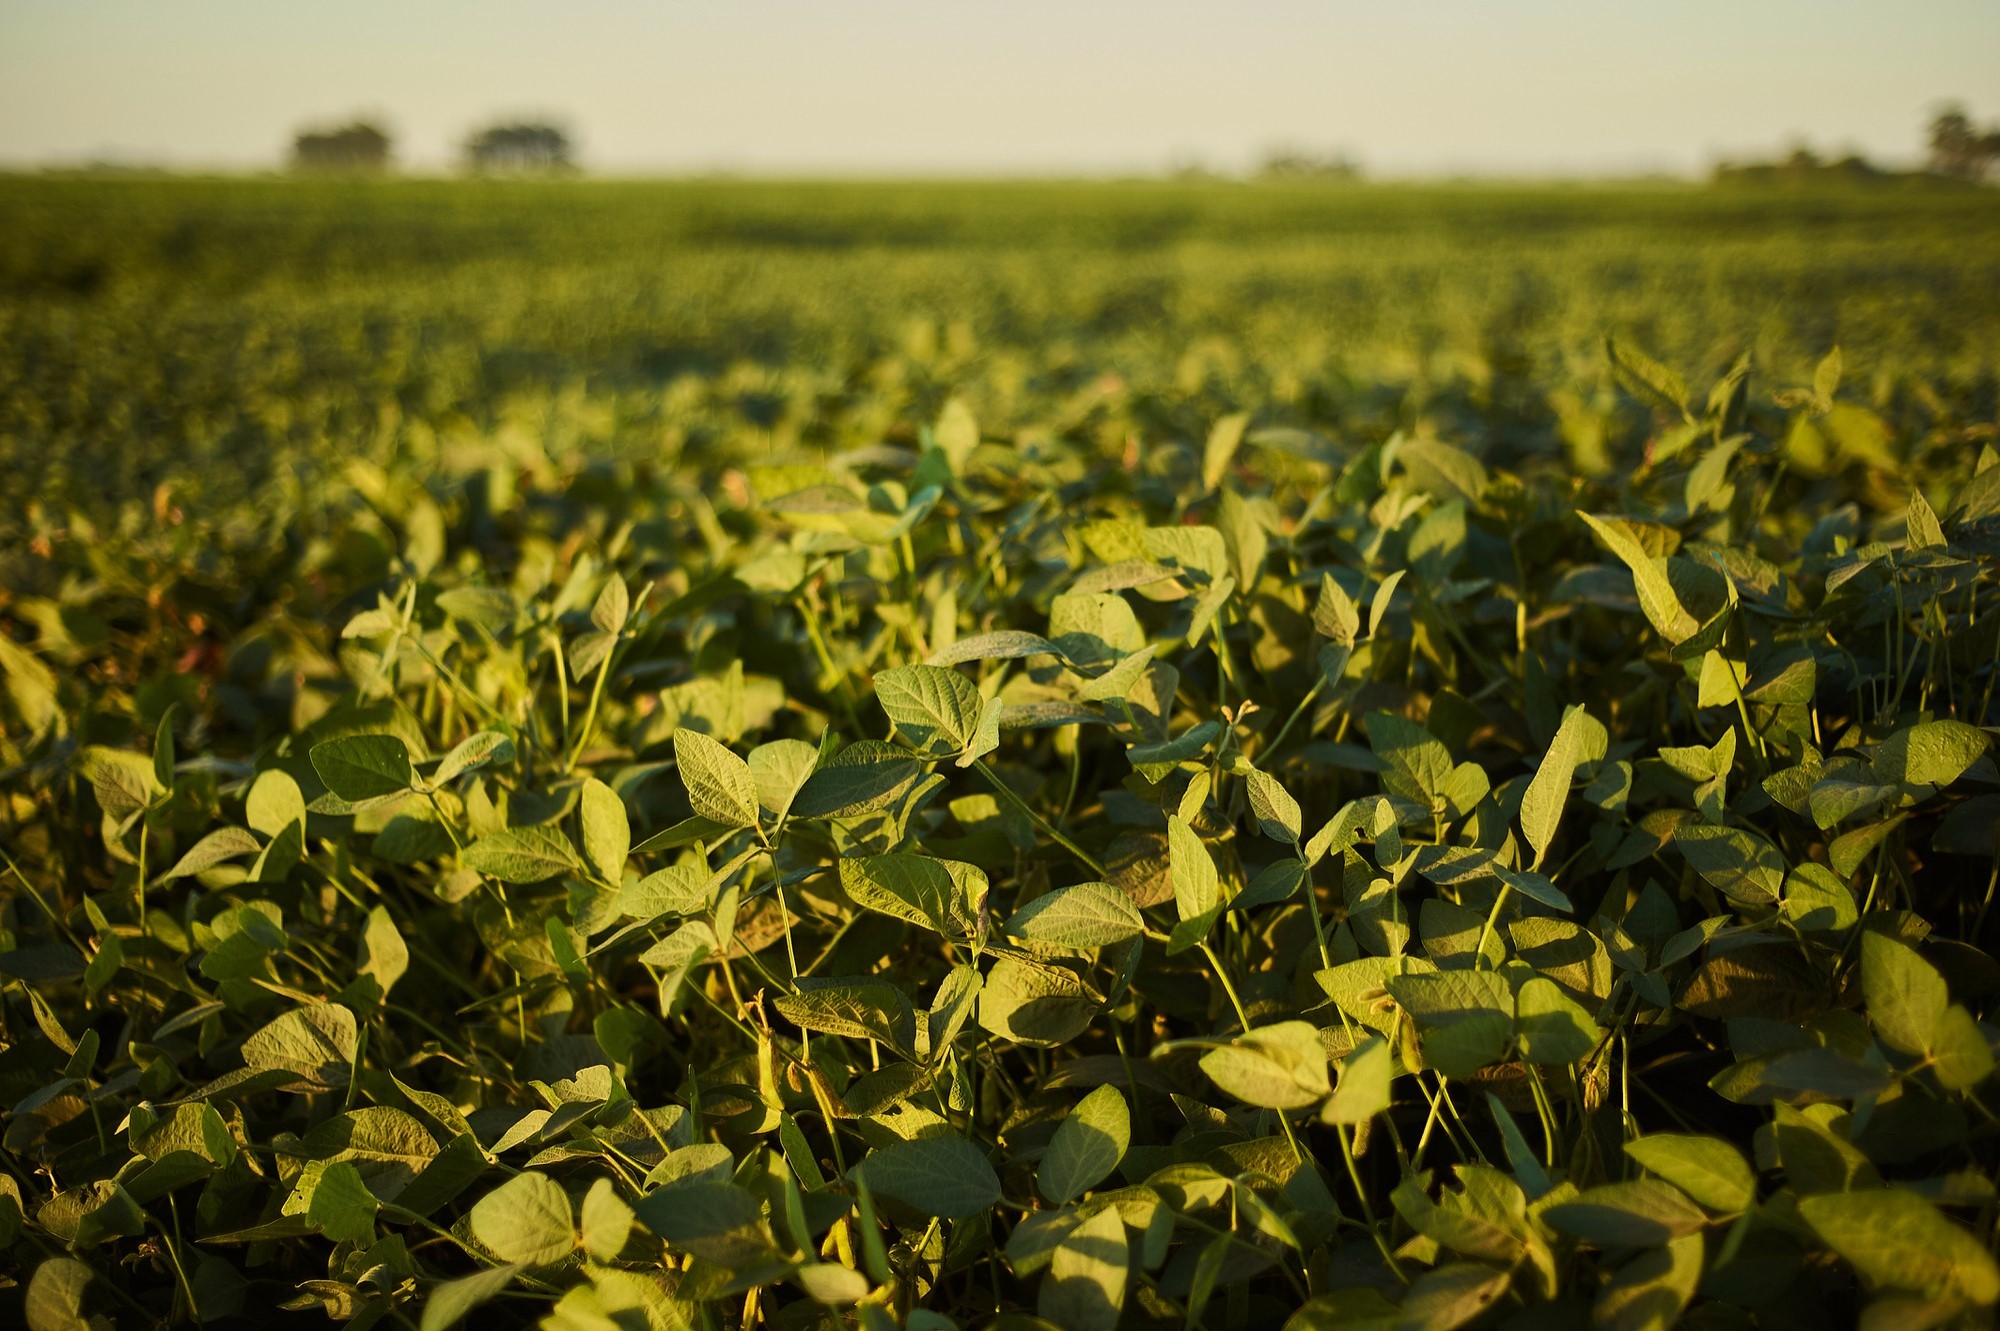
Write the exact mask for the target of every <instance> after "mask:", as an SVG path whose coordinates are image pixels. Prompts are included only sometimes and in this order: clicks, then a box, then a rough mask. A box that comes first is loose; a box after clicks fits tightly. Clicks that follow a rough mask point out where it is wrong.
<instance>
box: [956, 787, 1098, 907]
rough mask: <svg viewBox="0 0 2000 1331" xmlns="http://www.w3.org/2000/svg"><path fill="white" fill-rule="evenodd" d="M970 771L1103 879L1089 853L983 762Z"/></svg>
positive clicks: (1096, 863)
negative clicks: (980, 777)
mask: <svg viewBox="0 0 2000 1331" xmlns="http://www.w3.org/2000/svg"><path fill="white" fill-rule="evenodd" d="M972 770H973V771H975V772H977V773H979V775H981V776H982V777H984V778H986V781H987V784H988V785H991V786H992V787H993V789H994V790H995V791H997V792H998V793H999V794H1000V796H1001V797H1002V798H1003V799H1005V800H1006V801H1007V802H1008V803H1010V804H1012V805H1013V806H1014V807H1015V808H1017V809H1019V810H1020V811H1021V812H1022V813H1024V814H1026V815H1028V821H1029V822H1031V823H1033V824H1034V825H1035V826H1036V827H1037V828H1038V829H1040V830H1041V831H1042V832H1044V833H1046V834H1047V835H1048V837H1049V839H1050V840H1051V841H1054V842H1055V843H1056V844H1057V845H1058V846H1061V847H1062V848H1063V849H1064V850H1066V851H1068V852H1069V853H1070V854H1072V855H1074V856H1076V857H1077V859H1079V860H1081V861H1083V863H1084V865H1085V866H1086V867H1088V868H1089V870H1090V871H1091V872H1092V873H1094V874H1096V875H1097V876H1098V877H1099V878H1102V877H1104V874H1105V869H1104V866H1103V865H1102V864H1100V863H1098V862H1097V861H1096V860H1095V859H1093V858H1092V857H1091V855H1090V853H1089V852H1088V851H1086V850H1084V849H1083V847H1081V846H1079V845H1077V844H1076V842H1074V841H1071V840H1070V839H1069V838H1068V837H1066V836H1064V835H1063V834H1062V833H1061V832H1059V831H1057V830H1056V828H1055V826H1054V825H1053V824H1052V823H1050V822H1049V820H1048V819H1046V818H1044V817H1042V815H1040V814H1039V813H1036V812H1035V811H1034V809H1033V808H1032V807H1030V806H1029V804H1028V802H1027V801H1026V800H1024V799H1022V798H1021V797H1020V796H1019V795H1017V794H1015V793H1014V788H1013V787H1012V786H1010V785H1008V784H1007V783H1006V782H1005V781H1002V780H1001V779H1000V778H999V777H998V776H997V775H995V773H994V771H993V769H992V768H990V767H988V766H987V765H986V764H985V763H984V762H980V761H977V760H975V761H974V762H973V764H972Z"/></svg>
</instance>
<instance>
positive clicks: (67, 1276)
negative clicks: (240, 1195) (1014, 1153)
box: [22, 1212, 1116, 1331]
mask: <svg viewBox="0 0 2000 1331" xmlns="http://www.w3.org/2000/svg"><path fill="white" fill-rule="evenodd" d="M1113 1214H1114V1215H1115V1214H1116V1212H1113ZM94 1278H95V1273H94V1272H92V1271H91V1269H90V1268H89V1267H88V1266H85V1265H84V1264H83V1263H82V1262H79V1261H77V1260H76V1259H75V1258H74V1257H50V1258H47V1259H45V1260H44V1261H43V1262H42V1263H41V1265H39V1266H37V1267H36V1268H35V1274H34V1276H33V1277H32V1278H31V1279H30V1280H29V1281H28V1296H27V1301H26V1302H25V1303H24V1304H23V1306H22V1312H23V1314H24V1316H25V1317H26V1319H27V1323H28V1331H91V1319H89V1318H87V1317H85V1316H84V1314H83V1295H84V1291H85V1290H86V1289H88V1288H89V1287H90V1282H91V1281H92V1280H93V1279H94Z"/></svg>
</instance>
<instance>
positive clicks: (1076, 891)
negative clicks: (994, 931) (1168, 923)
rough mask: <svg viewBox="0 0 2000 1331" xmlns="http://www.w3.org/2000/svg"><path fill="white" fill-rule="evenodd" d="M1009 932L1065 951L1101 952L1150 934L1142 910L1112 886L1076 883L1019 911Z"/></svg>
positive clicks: (1036, 900) (1035, 900)
mask: <svg viewBox="0 0 2000 1331" xmlns="http://www.w3.org/2000/svg"><path fill="white" fill-rule="evenodd" d="M1007 932H1008V933H1010V934H1012V935H1013V936H1014V937H1016V938H1026V939H1030V940H1032V941H1035V942H1040V943H1054V944H1057V945H1058V946H1061V947H1074V948H1099V947H1109V946H1111V945H1112V944H1113V943H1122V942H1125V941H1126V940H1127V939H1131V938H1137V937H1138V936H1139V935H1140V934H1143V933H1144V932H1146V920H1145V917H1144V916H1142V915H1140V914H1139V908H1138V907H1137V906H1136V905H1134V904H1133V903H1132V898H1130V897H1128V896H1126V895H1125V894H1124V893H1123V892H1121V891H1119V890H1118V889H1117V888H1115V887H1113V886H1111V884H1109V883H1073V884H1071V885H1070V886H1068V887H1059V888H1056V889H1055V890H1054V891H1051V892H1045V893H1043V894H1042V895H1041V896H1039V897H1036V898H1035V899H1034V900H1033V901H1031V902H1029V903H1028V904H1027V905H1025V906H1023V907H1021V908H1020V909H1019V910H1017V911H1015V912H1014V914H1013V916H1012V917H1011V918H1009V919H1008V921H1007Z"/></svg>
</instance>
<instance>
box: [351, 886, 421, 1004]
mask: <svg viewBox="0 0 2000 1331" xmlns="http://www.w3.org/2000/svg"><path fill="white" fill-rule="evenodd" d="M409 968H410V949H409V945H408V944H406V943H405V942H404V941H403V935H402V933H401V931H399V930H398V929H397V928H396V919H395V917H394V916H393V915H391V914H390V913H389V908H388V907H387V906H376V907H373V908H372V909H370V910H369V912H368V923H367V924H366V925H365V926H364V927H363V928H362V931H361V947H360V950H359V952H358V953H357V955H356V957H355V961H354V972H355V974H357V975H372V976H374V977H375V982H376V983H377V984H379V985H381V986H382V992H383V993H384V994H387V993H388V992H389V990H390V989H392V988H394V987H395V984H396V981H398V980H400V979H402V978H403V972H405V971H407V970H408V969H409Z"/></svg>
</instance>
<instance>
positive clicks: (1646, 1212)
mask: <svg viewBox="0 0 2000 1331" xmlns="http://www.w3.org/2000/svg"><path fill="white" fill-rule="evenodd" d="M1542 1218H1543V1219H1544V1220H1546V1221H1548V1222H1549V1224H1551V1225H1553V1226H1555V1227H1556V1228H1557V1229H1559V1230H1561V1231H1562V1232H1563V1233H1565V1234H1572V1235H1574V1236H1576V1237H1577V1238H1580V1239H1583V1240H1585V1241H1586V1242H1589V1243H1594V1244H1596V1245H1597V1246H1598V1247H1600V1248H1650V1247H1655V1246H1657V1245H1659V1244H1662V1243H1669V1242H1672V1241H1673V1240H1674V1239H1677V1238H1680V1237H1681V1236H1682V1235H1684V1234H1692V1233H1694V1232H1696V1231H1697V1230H1699V1229H1701V1228H1702V1227H1703V1226H1704V1225H1706V1224H1707V1223H1708V1217H1707V1216H1705V1215H1704V1214H1702V1212H1701V1210H1700V1209H1699V1208H1697V1207H1696V1206H1695V1204H1694V1203H1693V1202H1690V1201H1689V1200H1688V1199H1687V1197H1686V1195H1685V1194H1683V1193H1682V1192H1681V1191H1680V1189H1678V1188H1675V1187H1672V1186H1670V1185H1668V1184H1665V1183H1662V1182H1660V1181H1658V1180H1657V1179H1638V1180H1635V1181H1633V1182H1630V1183H1606V1184H1603V1185H1601V1186H1599V1187H1595V1188H1587V1189H1585V1190H1584V1191H1583V1192H1582V1193H1580V1194H1578V1195H1577V1198H1576V1200H1574V1201H1569V1202H1563V1203H1561V1204H1559V1205H1556V1206H1551V1207H1549V1208H1548V1209H1547V1210H1546V1211H1543V1212H1542Z"/></svg>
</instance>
